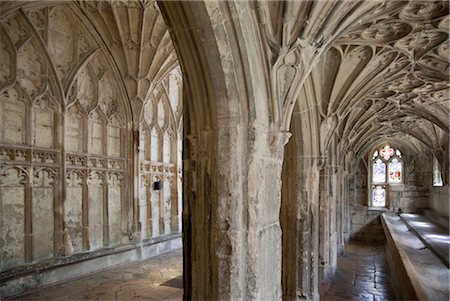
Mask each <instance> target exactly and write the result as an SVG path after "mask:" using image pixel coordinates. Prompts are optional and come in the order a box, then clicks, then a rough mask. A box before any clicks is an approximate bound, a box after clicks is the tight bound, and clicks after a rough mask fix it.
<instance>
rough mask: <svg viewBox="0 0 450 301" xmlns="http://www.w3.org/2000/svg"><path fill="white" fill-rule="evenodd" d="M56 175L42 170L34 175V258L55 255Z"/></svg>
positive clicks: (38, 258) (32, 206)
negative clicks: (54, 206) (54, 205)
mask: <svg viewBox="0 0 450 301" xmlns="http://www.w3.org/2000/svg"><path fill="white" fill-rule="evenodd" d="M54 185H55V175H54V174H52V172H51V171H48V170H41V171H39V172H37V173H36V174H35V175H34V179H33V199H32V205H31V208H32V216H33V217H32V224H33V260H40V259H44V258H49V257H52V256H53V249H54V246H53V244H54V243H53V231H54V208H53V204H54V199H55V186H54Z"/></svg>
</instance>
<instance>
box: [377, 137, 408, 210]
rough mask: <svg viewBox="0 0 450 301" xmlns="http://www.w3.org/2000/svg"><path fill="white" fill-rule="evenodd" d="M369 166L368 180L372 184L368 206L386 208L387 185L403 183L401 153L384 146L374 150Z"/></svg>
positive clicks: (387, 202)
mask: <svg viewBox="0 0 450 301" xmlns="http://www.w3.org/2000/svg"><path fill="white" fill-rule="evenodd" d="M370 166H371V168H372V170H371V177H369V178H370V179H369V180H370V181H371V183H372V184H373V186H371V191H370V194H369V198H371V200H370V205H371V206H374V207H385V206H388V205H389V200H388V199H387V194H388V192H387V187H388V185H395V184H399V183H402V181H403V179H402V178H403V161H402V153H401V152H400V150H398V149H397V148H396V147H391V146H389V144H385V145H384V146H382V147H380V148H378V149H376V150H374V152H373V154H372V159H371V160H370Z"/></svg>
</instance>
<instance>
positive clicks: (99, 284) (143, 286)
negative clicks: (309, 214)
mask: <svg viewBox="0 0 450 301" xmlns="http://www.w3.org/2000/svg"><path fill="white" fill-rule="evenodd" d="M181 260H182V255H181V250H177V251H172V252H170V253H166V254H163V255H160V256H158V257H155V258H152V259H149V260H145V261H142V262H138V263H132V264H129V265H126V266H121V267H117V268H114V269H110V270H107V271H103V272H99V273H95V274H93V275H90V276H86V277H83V278H80V279H76V280H71V281H69V282H67V283H63V284H60V285H56V286H52V287H47V288H43V289H41V290H39V291H37V292H34V293H31V294H28V295H23V296H20V297H17V298H11V299H7V300H20V301H28V300H34V301H37V300H39V301H41V300H42V301H43V300H46V301H47V300H48V301H54V300H56V301H74V300H104V301H110V300H121V301H122V300H123V301H127V300H135V301H137V300H173V301H174V300H182V297H183V289H182V286H183V284H182V261H181ZM321 296H322V298H321V300H325V301H331V300H333V301H341V300H345V301H348V300H361V301H362V300H371V301H378V300H394V299H395V298H394V295H393V291H392V287H391V285H390V275H389V270H388V266H387V263H386V260H385V255H384V246H383V245H373V244H367V243H365V244H364V243H355V242H351V243H350V244H348V245H347V249H346V253H345V255H344V256H342V257H340V258H339V263H338V268H337V271H336V275H335V277H334V280H333V282H331V283H328V284H323V285H322V286H321Z"/></svg>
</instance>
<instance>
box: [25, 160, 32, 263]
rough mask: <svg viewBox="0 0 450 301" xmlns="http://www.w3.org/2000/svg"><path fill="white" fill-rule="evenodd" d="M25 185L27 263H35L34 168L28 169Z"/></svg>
mask: <svg viewBox="0 0 450 301" xmlns="http://www.w3.org/2000/svg"><path fill="white" fill-rule="evenodd" d="M28 172H29V173H28V178H27V179H26V181H25V183H24V185H25V208H24V211H25V262H32V261H33V210H32V207H33V189H32V185H33V167H30V168H29V169H28Z"/></svg>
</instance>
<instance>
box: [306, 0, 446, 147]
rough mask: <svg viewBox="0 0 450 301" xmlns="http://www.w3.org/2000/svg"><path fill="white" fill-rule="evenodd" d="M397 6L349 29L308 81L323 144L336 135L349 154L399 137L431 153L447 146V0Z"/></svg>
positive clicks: (380, 11) (389, 7) (396, 4)
mask: <svg viewBox="0 0 450 301" xmlns="http://www.w3.org/2000/svg"><path fill="white" fill-rule="evenodd" d="M344 2H345V1H344ZM395 2H396V3H390V4H387V5H385V6H381V7H380V8H378V9H377V10H375V11H374V12H373V14H372V15H364V16H362V18H361V19H360V20H359V22H356V23H354V24H353V25H352V26H350V27H348V28H347V29H346V30H345V33H343V34H342V35H341V36H340V37H338V38H337V39H336V40H335V41H334V42H333V43H332V44H331V47H330V48H329V49H327V51H326V52H325V53H324V54H323V55H322V56H321V58H320V60H319V61H318V63H317V65H315V67H314V69H313V70H312V72H311V74H310V75H309V76H310V78H311V79H312V80H311V83H312V84H313V86H314V88H312V89H308V90H309V91H316V92H315V93H311V92H308V90H307V91H306V95H307V96H306V98H312V99H315V101H316V105H315V106H314V105H313V106H309V109H314V108H317V109H318V110H319V113H320V114H319V116H320V117H319V120H320V121H319V122H320V123H322V126H321V130H320V135H321V140H324V142H322V143H321V144H322V145H325V146H326V145H328V141H330V139H331V137H332V136H333V135H336V137H337V138H338V139H339V141H341V142H340V143H341V144H342V147H343V148H345V149H347V150H349V151H350V150H352V149H351V148H354V149H353V150H356V151H360V150H361V149H362V148H364V147H365V145H368V144H371V143H372V142H373V141H378V140H380V139H383V137H388V136H392V135H394V134H395V133H401V135H403V136H404V137H405V139H416V140H418V141H421V142H422V143H423V145H426V146H427V147H428V148H430V149H431V150H433V149H440V148H442V146H441V145H440V144H439V141H442V137H441V136H442V135H443V136H446V137H447V138H446V139H447V140H448V135H449V131H450V129H449V116H450V100H449V84H448V81H449V73H448V72H449V70H448V67H449V50H448V33H449V24H448V23H449V21H448V20H449V18H448V7H449V5H448V2H447V1H425V2H420V1H410V2H407V1H405V2H399V1H395ZM328 5H331V3H329V4H328ZM309 32H311V31H309ZM299 101H300V102H303V104H301V105H300V107H302V106H303V107H304V106H305V104H306V103H305V102H304V99H303V100H301V99H300V100H299ZM305 109H308V108H307V107H304V109H303V110H305ZM309 109H308V110H309ZM332 120H333V121H332ZM334 120H337V126H335V127H333V126H331V125H333V124H335V121H334ZM324 124H328V126H324ZM432 129H436V130H434V133H435V132H436V131H437V132H438V133H439V134H433V131H432ZM330 131H332V132H333V135H330ZM408 137H409V138H408ZM412 137H414V138H412ZM444 140H445V139H444ZM322 151H325V150H324V149H322Z"/></svg>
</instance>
